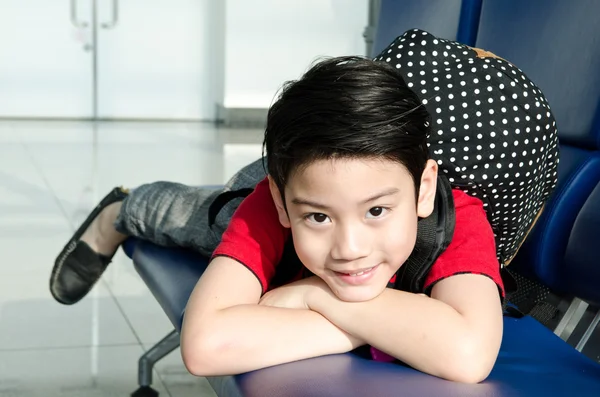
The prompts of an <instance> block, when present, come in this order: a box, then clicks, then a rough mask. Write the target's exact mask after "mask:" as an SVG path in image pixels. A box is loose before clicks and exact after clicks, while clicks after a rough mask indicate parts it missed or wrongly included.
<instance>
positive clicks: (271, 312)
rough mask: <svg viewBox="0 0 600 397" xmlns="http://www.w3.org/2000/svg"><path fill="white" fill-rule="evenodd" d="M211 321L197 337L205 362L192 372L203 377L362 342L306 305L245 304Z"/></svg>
mask: <svg viewBox="0 0 600 397" xmlns="http://www.w3.org/2000/svg"><path fill="white" fill-rule="evenodd" d="M207 320H208V319H207ZM206 325H207V326H206V327H205V329H204V330H202V331H201V332H198V333H197V334H196V335H195V336H194V339H195V341H196V343H197V345H198V348H199V349H200V350H201V351H200V352H199V354H198V357H199V358H200V359H202V361H204V362H203V363H202V364H200V365H199V366H198V368H197V370H194V369H191V370H192V372H196V373H195V375H199V376H216V375H230V374H238V373H243V372H247V371H252V370H256V369H260V368H264V367H268V366H272V365H277V364H283V363H287V362H291V361H296V360H301V359H306V358H312V357H317V356H322V355H327V354H335V353H344V352H348V351H350V350H352V349H354V348H356V347H358V346H360V345H361V344H362V343H361V342H359V340H358V339H357V338H356V337H353V336H351V335H349V334H348V333H346V332H344V331H342V330H341V329H339V328H338V327H336V326H335V325H333V324H332V323H331V322H330V321H329V320H327V319H326V318H325V317H323V316H322V315H321V314H319V313H316V312H314V311H311V310H305V309H283V308H276V307H267V306H260V305H239V306H234V307H230V308H227V309H223V310H221V311H220V312H218V313H215V314H214V315H213V316H212V317H211V319H210V325H209V324H206ZM188 343H190V342H189V339H188ZM192 343H194V342H193V341H192ZM192 348H193V345H192ZM188 369H190V368H188Z"/></svg>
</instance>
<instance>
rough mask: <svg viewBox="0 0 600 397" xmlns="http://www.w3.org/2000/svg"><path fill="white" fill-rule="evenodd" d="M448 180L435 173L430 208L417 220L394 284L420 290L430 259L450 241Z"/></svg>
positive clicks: (452, 214)
mask: <svg viewBox="0 0 600 397" xmlns="http://www.w3.org/2000/svg"><path fill="white" fill-rule="evenodd" d="M455 218H456V217H455V209H454V198H453V196H452V187H451V186H450V182H448V180H447V179H446V178H445V177H443V176H441V175H440V176H438V180H437V189H436V196H435V204H434V209H433V212H432V213H431V215H430V216H428V217H427V218H421V219H419V222H418V229H417V242H416V244H415V248H414V249H413V251H412V253H411V254H410V256H409V257H408V259H407V260H406V262H405V263H404V265H402V266H401V267H400V269H398V272H397V273H396V281H395V283H394V288H396V289H399V290H403V291H408V292H415V293H421V292H423V289H424V288H423V287H424V285H425V278H426V277H427V274H428V273H429V270H430V269H431V266H432V265H433V263H434V262H435V261H436V260H437V258H438V257H439V256H440V254H441V253H442V252H444V250H445V249H446V248H448V245H450V241H452V236H453V235H454V225H455V222H456V219H455Z"/></svg>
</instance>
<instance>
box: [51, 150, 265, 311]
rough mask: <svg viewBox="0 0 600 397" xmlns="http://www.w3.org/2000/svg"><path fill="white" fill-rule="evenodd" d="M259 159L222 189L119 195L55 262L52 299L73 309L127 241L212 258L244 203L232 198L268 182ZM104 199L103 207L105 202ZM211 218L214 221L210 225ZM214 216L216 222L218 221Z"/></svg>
mask: <svg viewBox="0 0 600 397" xmlns="http://www.w3.org/2000/svg"><path fill="white" fill-rule="evenodd" d="M265 176H266V173H265V171H264V168H263V163H262V160H261V159H259V160H257V161H255V162H253V163H251V164H249V165H248V166H246V167H244V168H243V169H242V170H240V171H239V172H238V173H236V174H235V175H234V176H233V177H232V178H231V179H230V180H229V182H228V183H227V184H226V185H225V187H224V188H223V189H216V188H215V189H211V188H201V187H191V186H186V185H182V184H179V183H172V182H155V183H151V184H146V185H142V186H140V187H138V188H136V189H135V190H133V191H132V192H131V193H129V194H127V195H125V194H122V193H120V191H118V190H117V189H115V191H116V192H117V195H119V194H121V196H120V197H118V198H115V197H114V196H115V193H114V192H115V191H113V192H111V193H110V194H109V195H108V196H107V198H108V197H112V200H108V202H110V203H109V204H107V205H105V206H102V203H101V204H100V205H99V206H98V207H96V208H95V209H94V211H93V212H92V213H91V214H90V216H88V218H87V219H86V221H85V222H84V224H83V225H82V226H81V227H80V229H79V230H78V231H77V232H76V233H75V235H74V236H73V237H72V238H71V240H70V241H69V242H68V243H67V245H66V246H65V248H64V249H63V251H62V252H61V254H60V255H59V256H58V258H57V259H56V262H55V265H54V269H53V271H52V275H51V279H50V290H51V292H52V295H53V296H54V298H55V299H56V300H57V301H59V302H61V303H64V304H73V303H75V302H77V301H79V300H80V299H81V298H83V297H84V296H85V295H86V294H87V293H88V292H89V290H90V289H91V288H92V286H93V285H94V284H95V283H96V281H97V280H98V279H99V278H100V276H101V275H102V273H103V272H104V270H105V269H106V267H107V266H108V264H109V263H110V261H111V259H112V257H113V255H114V253H115V252H116V250H117V249H118V247H119V245H120V244H121V243H122V242H123V241H125V239H126V238H127V237H129V236H133V237H138V238H141V239H144V240H148V241H151V242H153V243H155V244H159V245H163V246H181V247H188V248H192V249H194V250H197V251H199V252H200V253H202V254H203V255H206V256H209V255H210V254H211V253H212V251H213V250H214V249H215V248H216V246H217V245H218V244H219V242H220V240H221V235H222V233H223V231H224V230H225V228H226V227H227V224H228V223H229V219H230V218H231V215H232V214H233V212H234V211H235V209H236V208H237V206H238V205H239V203H240V202H241V201H242V200H243V197H237V198H235V196H236V194H234V193H233V192H236V191H242V192H245V191H246V192H247V191H249V189H253V188H254V187H255V186H256V184H257V183H258V182H260V181H261V180H262V179H264V178H265ZM227 191H229V192H232V193H233V194H232V197H234V198H233V199H232V200H229V201H227V202H224V203H223V204H224V205H223V206H222V208H220V211H219V212H218V213H216V214H211V211H214V210H216V209H217V208H215V206H214V205H212V204H213V203H214V202H215V199H216V198H217V197H218V196H219V195H220V194H221V193H223V192H227ZM106 200H107V199H106V198H105V199H104V200H103V202H107V201H106ZM210 215H213V217H214V219H212V220H213V224H212V225H211V224H210V222H209V220H210ZM215 215H216V216H215Z"/></svg>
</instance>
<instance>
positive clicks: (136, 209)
mask: <svg viewBox="0 0 600 397" xmlns="http://www.w3.org/2000/svg"><path fill="white" fill-rule="evenodd" d="M265 169H266V161H264V162H263V159H259V160H256V161H254V162H253V163H251V164H249V165H247V166H246V167H244V168H242V169H241V170H240V171H238V172H237V173H236V174H235V175H234V176H233V177H232V178H231V179H230V180H229V181H228V182H227V184H226V185H225V186H224V187H195V186H187V185H183V184H181V183H175V182H162V181H161V182H154V183H149V184H144V185H141V186H139V187H137V188H136V189H134V190H132V191H131V193H130V194H129V195H128V196H127V197H126V198H125V200H124V201H123V205H122V207H121V211H120V213H119V215H118V217H117V220H116V221H115V223H114V226H115V228H116V229H117V231H119V232H120V233H122V234H125V235H128V236H132V237H137V238H140V239H143V240H147V241H150V242H152V243H154V244H157V245H161V246H166V247H169V246H179V247H186V248H191V249H193V250H196V251H198V252H200V253H201V254H203V255H205V256H210V255H211V254H212V252H213V251H214V250H215V248H216V247H217V245H218V244H219V242H220V241H221V236H222V235H223V232H224V231H225V229H226V228H227V225H228V224H229V220H230V219H231V217H232V215H233V213H234V212H235V210H236V209H237V207H238V206H239V204H240V203H241V202H242V200H243V199H244V197H245V196H246V195H248V194H249V193H250V192H251V191H252V190H253V189H254V187H255V186H256V185H257V184H258V183H259V182H260V181H261V180H263V179H264V178H265V177H266V176H267V174H266V172H265Z"/></svg>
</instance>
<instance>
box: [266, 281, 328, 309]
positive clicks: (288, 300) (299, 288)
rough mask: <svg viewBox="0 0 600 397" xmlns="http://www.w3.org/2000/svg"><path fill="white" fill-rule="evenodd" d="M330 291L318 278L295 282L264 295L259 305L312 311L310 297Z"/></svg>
mask: <svg viewBox="0 0 600 397" xmlns="http://www.w3.org/2000/svg"><path fill="white" fill-rule="evenodd" d="M323 290H326V291H329V287H328V286H327V284H325V282H324V281H323V280H321V279H320V278H319V277H317V276H312V277H308V278H305V279H303V280H299V281H295V282H293V283H291V284H287V285H284V286H282V287H279V288H275V289H274V290H271V291H269V292H267V293H266V294H264V295H263V297H262V298H261V299H260V302H259V305H263V306H273V307H281V308H287V309H310V307H309V305H308V301H309V297H310V296H311V295H312V294H314V293H315V292H322V291H323Z"/></svg>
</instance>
